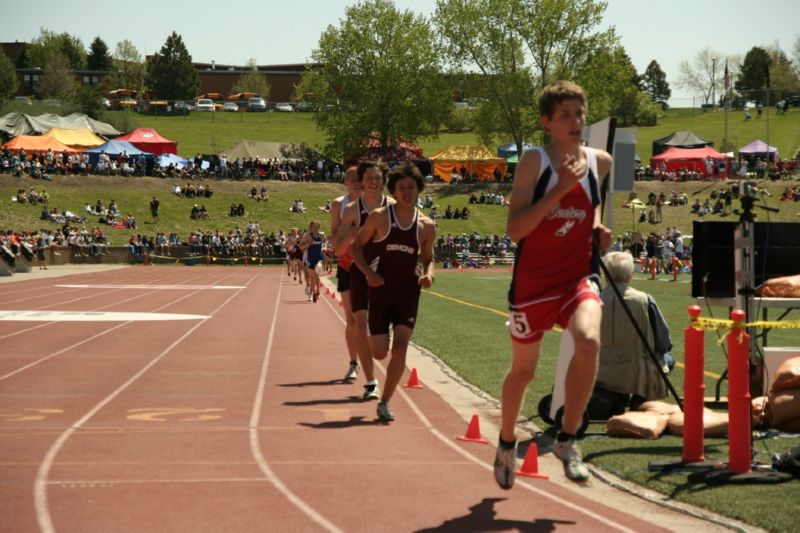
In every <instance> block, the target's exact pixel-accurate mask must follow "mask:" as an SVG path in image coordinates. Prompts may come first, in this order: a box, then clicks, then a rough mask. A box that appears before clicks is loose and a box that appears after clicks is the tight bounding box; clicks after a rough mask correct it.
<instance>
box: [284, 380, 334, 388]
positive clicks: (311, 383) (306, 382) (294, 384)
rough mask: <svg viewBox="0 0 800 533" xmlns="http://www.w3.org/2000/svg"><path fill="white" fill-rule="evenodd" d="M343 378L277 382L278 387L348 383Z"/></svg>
mask: <svg viewBox="0 0 800 533" xmlns="http://www.w3.org/2000/svg"><path fill="white" fill-rule="evenodd" d="M349 384H350V382H349V381H345V380H343V379H330V380H328V381H301V382H300V383H278V387H321V386H328V385H349Z"/></svg>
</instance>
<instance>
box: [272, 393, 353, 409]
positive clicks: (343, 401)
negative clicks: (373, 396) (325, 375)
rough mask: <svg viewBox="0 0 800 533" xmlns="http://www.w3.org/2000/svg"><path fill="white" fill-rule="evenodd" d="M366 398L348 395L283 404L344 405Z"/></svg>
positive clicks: (296, 405)
mask: <svg viewBox="0 0 800 533" xmlns="http://www.w3.org/2000/svg"><path fill="white" fill-rule="evenodd" d="M363 402H364V399H363V398H362V397H361V396H348V397H347V398H336V399H326V400H308V401H305V402H283V405H287V406H289V407H302V406H308V405H342V404H346V403H363Z"/></svg>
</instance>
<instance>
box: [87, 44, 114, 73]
mask: <svg viewBox="0 0 800 533" xmlns="http://www.w3.org/2000/svg"><path fill="white" fill-rule="evenodd" d="M89 50H90V52H89V56H88V57H87V58H86V67H87V68H88V69H89V70H111V55H110V54H109V53H108V45H106V43H105V41H104V40H103V39H101V38H100V37H95V38H94V41H92V44H91V46H90V47H89Z"/></svg>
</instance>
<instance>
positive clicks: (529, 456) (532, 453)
mask: <svg viewBox="0 0 800 533" xmlns="http://www.w3.org/2000/svg"><path fill="white" fill-rule="evenodd" d="M517 475H519V476H525V477H535V478H539V479H550V478H549V476H548V475H547V474H540V473H539V447H538V446H536V441H531V444H530V446H528V451H527V452H525V460H524V461H523V462H522V468H520V469H519V470H517Z"/></svg>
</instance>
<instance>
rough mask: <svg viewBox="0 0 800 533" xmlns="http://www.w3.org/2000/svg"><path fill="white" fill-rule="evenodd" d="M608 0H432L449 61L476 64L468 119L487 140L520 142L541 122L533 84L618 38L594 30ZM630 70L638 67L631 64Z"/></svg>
mask: <svg viewBox="0 0 800 533" xmlns="http://www.w3.org/2000/svg"><path fill="white" fill-rule="evenodd" d="M605 7H606V3H605V2H598V1H596V0H576V1H570V0H458V1H455V0H454V1H450V0H437V4H436V13H435V15H434V21H435V24H436V27H437V29H438V33H439V35H440V36H441V38H442V41H443V48H444V50H445V53H446V55H447V57H448V59H449V61H450V62H451V64H452V65H453V66H454V67H455V68H457V69H460V70H462V71H470V70H471V71H477V72H479V73H480V74H482V76H481V77H480V78H472V79H473V81H474V84H473V87H472V88H471V91H472V92H473V94H472V95H473V96H475V97H477V102H478V105H477V109H476V111H475V113H474V114H473V126H474V129H475V131H476V132H477V133H478V135H479V137H480V138H481V139H482V140H483V141H484V142H489V141H491V140H498V139H499V140H501V141H504V140H505V139H507V138H509V137H510V138H511V139H513V141H514V142H515V143H516V145H517V150H518V151H521V150H522V145H523V143H524V142H525V141H529V140H532V139H533V137H534V135H535V134H536V131H537V129H538V127H539V126H538V114H539V111H538V106H537V100H538V92H539V91H540V89H541V88H543V87H544V86H545V85H547V84H548V83H551V82H553V81H555V80H558V79H562V78H569V79H574V78H576V76H577V74H578V73H579V72H580V70H581V69H582V68H583V66H584V65H585V64H586V63H587V61H589V59H590V57H591V56H592V55H593V54H594V53H596V52H598V51H600V50H602V49H603V48H607V47H610V46H612V45H614V44H615V43H616V42H617V37H616V36H615V35H614V32H613V30H607V31H605V32H598V31H597V26H598V24H600V22H601V20H602V14H603V11H604V10H605ZM634 74H635V72H634Z"/></svg>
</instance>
